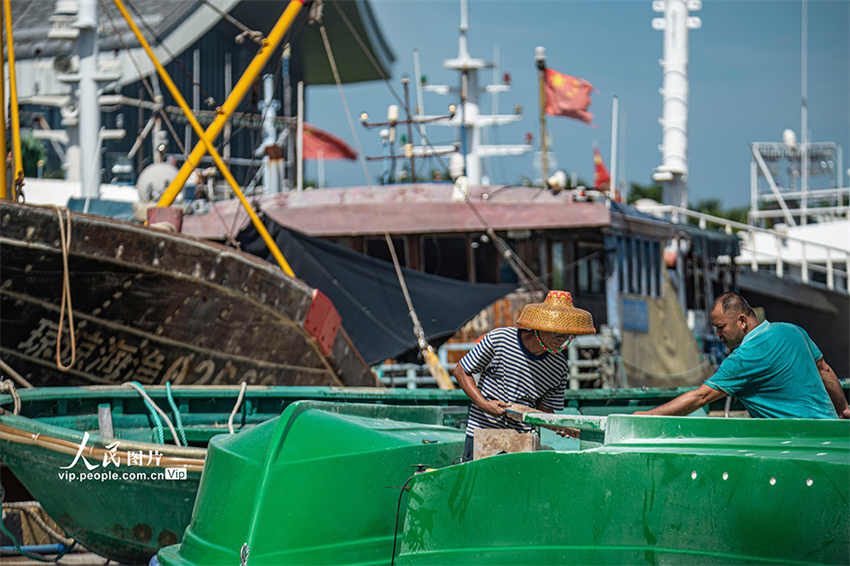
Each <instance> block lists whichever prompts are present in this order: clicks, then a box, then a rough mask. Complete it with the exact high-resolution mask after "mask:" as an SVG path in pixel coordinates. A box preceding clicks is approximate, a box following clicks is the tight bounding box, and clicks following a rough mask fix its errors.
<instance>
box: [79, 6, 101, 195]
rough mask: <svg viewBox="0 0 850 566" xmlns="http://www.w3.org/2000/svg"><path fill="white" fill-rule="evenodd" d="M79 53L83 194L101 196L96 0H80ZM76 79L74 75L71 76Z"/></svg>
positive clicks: (81, 178)
mask: <svg viewBox="0 0 850 566" xmlns="http://www.w3.org/2000/svg"><path fill="white" fill-rule="evenodd" d="M74 27H76V28H77V29H78V30H79V31H80V35H79V36H77V55H78V56H79V58H80V74H79V78H76V77H75V79H76V80H79V84H78V86H77V104H78V105H79V106H78V107H79V109H80V112H79V115H78V119H77V128H76V130H77V135H78V141H79V144H80V162H79V164H78V166H79V169H80V185H81V191H80V196H82V197H83V198H98V197H99V196H100V168H101V165H100V144H99V143H98V135H99V134H100V106H99V105H98V92H97V90H98V89H97V53H98V47H97V0H80V3H79V12H78V13H77V22H76V24H75V25H74ZM72 80H74V79H72Z"/></svg>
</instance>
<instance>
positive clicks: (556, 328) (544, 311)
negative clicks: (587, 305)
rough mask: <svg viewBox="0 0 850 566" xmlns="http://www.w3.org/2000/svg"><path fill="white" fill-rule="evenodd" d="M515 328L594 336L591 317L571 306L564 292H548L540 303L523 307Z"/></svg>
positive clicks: (571, 301)
mask: <svg viewBox="0 0 850 566" xmlns="http://www.w3.org/2000/svg"><path fill="white" fill-rule="evenodd" d="M516 324H517V326H521V327H522V328H531V329H534V330H543V331H546V332H558V333H560V334H596V328H594V327H593V317H592V316H591V315H590V313H589V312H587V311H586V310H583V309H577V308H576V307H574V306H573V297H572V295H570V294H569V293H568V292H566V291H549V294H548V295H546V300H545V301H543V302H542V303H531V304H529V305H525V306H524V307H523V309H522V312H521V313H520V315H519V318H518V319H517V321H516Z"/></svg>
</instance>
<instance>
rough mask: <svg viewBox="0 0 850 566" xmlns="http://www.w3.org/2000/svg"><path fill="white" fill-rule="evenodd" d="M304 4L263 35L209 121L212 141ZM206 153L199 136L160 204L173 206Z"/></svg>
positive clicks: (294, 5)
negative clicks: (239, 75)
mask: <svg viewBox="0 0 850 566" xmlns="http://www.w3.org/2000/svg"><path fill="white" fill-rule="evenodd" d="M302 5H303V0H292V1H291V2H290V3H289V5H288V6H287V7H286V10H284V11H283V14H281V16H280V18H279V19H278V21H277V23H276V24H275V26H274V27H273V28H272V30H271V32H269V35H268V37H266V38H265V39H263V46H262V47H261V48H260V51H259V52H258V53H257V55H256V56H255V57H254V59H253V60H252V61H251V63H250V64H249V65H248V67H247V68H246V69H245V73H244V74H243V75H242V77H241V78H240V79H239V81H238V82H237V83H236V85H234V87H233V90H231V91H230V94H229V95H228V97H227V99H226V100H225V101H224V103H223V104H222V105H221V106H220V107H219V108H217V109H216V112H218V116H217V117H216V119H215V120H213V123H212V124H210V125H209V127H208V128H207V131H206V135H207V137H208V139H209V140H210V141H213V140H215V139H216V138H217V137H218V134H219V133H220V132H221V130H222V128H224V125H225V124H226V123H227V120H228V119H229V118H230V116H231V115H232V114H233V112H234V111H235V110H236V107H237V106H239V103H240V102H242V99H243V98H245V95H246V94H247V93H248V90H249V89H250V88H251V87H252V86H253V84H254V80H255V79H256V78H257V76H258V75H259V74H260V71H262V70H263V67H264V66H265V65H266V62H267V61H268V60H269V57H271V56H272V53H274V51H275V49H276V48H277V46H278V44H279V43H280V42H281V40H283V36H284V35H285V34H286V32H287V31H288V30H289V27H290V26H291V25H292V22H293V21H294V20H295V17H296V16H297V15H298V12H299V11H300V10H301V7H302ZM205 153H206V149H205V145H204V143H203V142H201V141H200V140H199V141H198V143H197V144H195V147H194V148H193V149H192V153H191V154H189V158H188V159H187V160H186V162H185V163H183V166H182V167H180V171H178V172H177V176H176V177H175V178H174V180H173V181H171V184H169V185H168V188H167V189H166V190H165V193H163V195H162V197H161V198H160V199H159V202H158V203H157V206H170V205H171V203H172V202H174V199H175V198H176V197H177V195H178V194H179V193H180V191H181V190H182V189H183V185H184V184H185V183H186V180H187V179H188V178H189V175H191V174H192V171H194V170H195V167H197V166H198V163H200V162H201V158H202V157H203V156H204V154H205Z"/></svg>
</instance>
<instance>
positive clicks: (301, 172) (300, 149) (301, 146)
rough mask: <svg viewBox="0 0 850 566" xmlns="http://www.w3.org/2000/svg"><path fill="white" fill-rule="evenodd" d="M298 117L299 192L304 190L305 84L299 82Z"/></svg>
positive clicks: (296, 144)
mask: <svg viewBox="0 0 850 566" xmlns="http://www.w3.org/2000/svg"><path fill="white" fill-rule="evenodd" d="M297 90H298V93H297V94H296V96H297V97H298V110H297V112H298V116H297V118H296V134H295V151H296V152H297V153H298V155H297V156H296V157H295V163H296V165H295V177H296V183H297V185H296V187H297V188H298V190H299V191H303V190H304V82H303V81H298V89H297Z"/></svg>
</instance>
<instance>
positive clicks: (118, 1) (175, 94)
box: [5, 0, 300, 277]
mask: <svg viewBox="0 0 850 566" xmlns="http://www.w3.org/2000/svg"><path fill="white" fill-rule="evenodd" d="M5 1H6V2H9V0H5ZM114 2H115V5H116V6H117V7H118V10H119V11H120V12H121V15H122V16H123V17H124V19H125V20H126V21H127V25H128V26H130V29H131V30H132V31H133V34H134V35H135V36H136V39H137V40H138V42H139V45H141V46H142V48H143V49H144V50H145V53H147V55H148V57H149V58H150V60H151V62H152V63H153V65H154V67H156V72H157V73H158V74H159V76H160V78H161V79H162V82H164V83H165V86H166V87H167V88H168V91H169V92H170V93H171V96H172V98H174V100H175V101H176V102H177V104H178V105H179V106H180V109H181V110H183V114H185V115H186V119H187V120H188V121H189V123H190V124H191V125H192V129H194V130H195V135H197V136H198V139H200V140H201V142H202V143H203V144H204V146H206V150H207V152H209V154H210V155H211V156H212V158H213V161H215V165H216V167H218V169H219V171H221V174H222V175H223V176H224V178H225V180H226V181H227V183H228V184H229V185H230V188H231V189H233V192H234V193H235V194H236V196H237V198H238V199H239V201H240V202H241V203H242V206H243V207H244V208H245V210H246V211H247V212H248V216H250V217H251V222H252V223H253V224H254V227H255V228H256V229H257V231H258V232H259V233H260V236H262V238H263V241H264V242H265V243H266V245H267V246H268V247H269V250H271V252H272V255H273V256H274V258H275V259H276V260H277V263H278V265H280V268H281V269H282V270H283V272H284V273H286V274H287V275H289V276H290V277H295V273H293V271H292V268H291V267H290V266H289V263H288V262H287V261H286V258H284V257H283V254H282V253H281V252H280V249H279V248H278V247H277V244H276V243H275V241H274V240H273V239H272V237H271V235H270V234H269V232H268V230H266V227H265V226H263V223H262V222H261V221H260V218H259V217H258V216H257V213H256V212H254V209H253V208H252V207H251V205H250V203H249V202H248V200H247V199H246V198H245V195H244V194H243V193H242V190H241V189H240V188H239V184H238V183H237V182H236V179H234V178H233V175H232V174H231V173H230V169H228V167H227V165H226V164H225V163H224V161H223V160H222V159H221V155H219V153H218V150H216V148H215V146H214V145H213V144H212V141H211V140H210V139H209V138H208V137H207V135H206V133H204V130H203V128H201V125H200V124H199V123H198V120H197V119H196V118H195V115H194V114H192V111H191V110H190V109H189V105H188V104H187V103H186V100H185V99H184V98H183V95H182V94H180V91H179V90H178V89H177V85H175V84H174V81H172V80H171V77H170V76H169V75H168V72H167V71H166V70H165V68H164V67H163V66H162V64H160V62H159V60H158V59H157V58H156V55H154V52H153V50H152V49H151V46H150V45H149V44H148V42H147V40H146V39H145V37H144V36H143V35H142V32H141V31H140V30H139V28H138V26H136V22H134V21H133V18H132V17H131V16H130V13H129V12H127V8H126V7H125V6H124V2H122V0H114ZM293 2H297V3H299V4H300V0H293ZM243 78H244V77H243ZM192 153H193V154H194V151H193V152H192ZM160 204H162V203H161V202H160Z"/></svg>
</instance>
